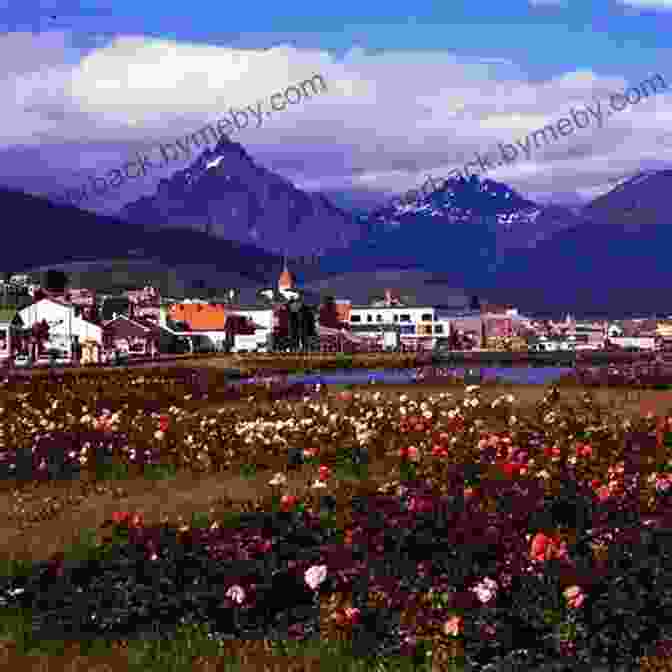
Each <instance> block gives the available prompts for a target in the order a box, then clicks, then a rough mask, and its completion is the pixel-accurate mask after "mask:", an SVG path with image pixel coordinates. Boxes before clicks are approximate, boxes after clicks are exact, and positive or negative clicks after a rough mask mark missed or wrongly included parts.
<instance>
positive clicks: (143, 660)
mask: <svg viewBox="0 0 672 672" xmlns="http://www.w3.org/2000/svg"><path fill="white" fill-rule="evenodd" d="M209 634H210V633H209V629H208V628H207V626H205V625H180V626H178V627H177V628H176V630H175V633H174V634H173V636H172V637H171V638H170V639H137V640H128V641H126V642H124V645H125V646H124V654H125V655H124V658H126V661H125V662H126V665H125V666H124V667H125V669H128V670H133V671H137V672H140V671H143V672H169V671H170V672H190V671H191V670H194V669H199V668H200V669H203V668H201V667H200V666H199V667H198V668H197V667H196V665H195V663H196V661H199V662H205V661H212V662H214V661H215V660H216V661H217V669H220V670H221V669H224V670H226V671H231V672H234V671H238V670H241V666H243V665H244V668H242V669H249V668H250V666H251V665H255V666H257V665H260V664H261V665H263V666H264V668H266V667H267V666H268V665H269V660H268V659H269V657H271V656H272V657H273V658H274V659H275V665H274V667H278V668H280V667H281V668H283V669H286V668H288V667H289V668H292V667H293V666H294V665H293V663H295V662H296V661H302V667H301V669H307V668H306V667H305V665H306V663H307V662H308V661H310V660H311V659H312V660H313V661H314V662H315V663H316V665H315V667H319V669H320V670H321V671H323V670H324V671H328V672H341V671H342V672H369V671H370V672H374V671H375V672H378V671H382V670H384V671H385V672H388V671H389V672H392V671H398V672H406V671H407V670H408V671H409V672H410V671H411V670H414V671H415V672H425V671H426V672H430V670H431V661H430V659H429V656H427V660H426V661H425V662H423V663H422V664H420V665H418V664H416V663H414V661H413V660H412V659H410V658H409V657H406V656H395V657H390V658H388V659H386V660H385V661H382V660H380V659H374V658H373V657H366V658H363V657H358V656H356V655H355V654H354V653H353V650H352V644H350V643H349V642H345V641H335V640H334V641H322V640H317V639H313V640H309V641H305V642H297V641H291V640H281V641H269V642H268V644H269V645H270V646H269V649H270V651H269V653H270V654H271V656H269V655H268V653H266V654H265V655H264V656H263V659H260V660H259V662H255V657H254V654H252V653H251V654H249V655H246V656H244V658H243V659H241V658H240V657H236V656H232V655H230V654H229V652H228V651H227V650H226V648H228V647H226V645H225V644H224V643H221V642H218V641H217V640H215V639H211V638H210V637H209ZM8 640H12V641H13V642H14V643H15V644H16V648H15V654H17V655H19V656H21V657H22V658H23V657H25V656H31V657H33V656H34V657H37V656H44V655H46V656H54V657H56V656H58V658H59V659H62V658H63V657H64V656H65V655H67V653H69V652H70V651H71V650H72V649H73V645H72V642H69V641H65V640H55V639H54V640H46V639H40V640H37V639H34V638H33V637H32V635H31V629H30V612H29V611H28V610H21V609H6V610H5V614H4V617H3V620H2V621H1V622H0V642H4V641H8ZM77 648H78V656H86V657H94V656H95V657H96V658H98V659H105V658H107V657H110V656H111V654H112V653H113V652H114V651H115V644H114V643H113V642H112V641H110V640H106V639H85V640H82V641H80V642H78V647H77ZM223 649H224V650H223ZM267 651H268V649H267ZM204 659H205V660H204ZM283 659H286V660H283ZM24 660H25V658H24ZM111 660H112V659H111ZM119 662H120V663H121V661H119ZM114 667H116V666H114ZM121 667H122V665H121V664H120V665H119V668H121ZM86 669H92V668H86ZM107 669H108V670H112V669H114V668H113V666H112V664H107ZM448 669H453V670H455V672H457V670H460V669H462V668H461V667H458V666H457V665H454V666H453V667H452V668H448Z"/></svg>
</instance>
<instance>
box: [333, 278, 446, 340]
mask: <svg viewBox="0 0 672 672" xmlns="http://www.w3.org/2000/svg"><path fill="white" fill-rule="evenodd" d="M337 305H338V304H337ZM341 305H343V304H341ZM341 310H342V312H343V314H345V315H348V314H349V318H350V320H349V324H350V330H351V332H352V334H353V336H366V337H368V338H372V339H375V340H376V341H377V342H378V343H379V344H380V345H381V346H382V347H385V348H389V347H393V346H394V344H398V345H401V346H404V347H409V348H413V349H415V348H419V349H431V348H433V347H434V345H435V343H436V340H437V339H438V338H441V337H446V336H447V335H448V332H449V322H448V321H446V320H443V319H439V318H438V313H437V309H436V308H435V307H433V306H429V305H402V304H400V303H398V302H397V301H395V300H394V297H393V296H392V294H391V292H390V291H389V290H388V291H387V292H386V301H385V302H384V303H377V304H376V305H374V304H368V305H349V310H348V309H347V308H343V309H341Z"/></svg>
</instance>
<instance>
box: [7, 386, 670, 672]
mask: <svg viewBox="0 0 672 672" xmlns="http://www.w3.org/2000/svg"><path fill="white" fill-rule="evenodd" d="M144 379H145V380H143V381H142V383H139V382H138V380H137V378H135V379H134V378H133V377H130V378H129V380H128V384H129V385H131V384H136V385H142V386H143V388H142V389H143V391H144V392H145V393H147V394H149V395H150V396H151V394H150V391H151V390H152V389H153V388H152V385H160V386H163V387H164V388H167V389H168V390H170V389H171V385H174V386H175V393H177V390H178V387H177V383H175V384H173V383H170V381H168V380H167V379H166V380H162V379H159V378H157V380H153V379H152V378H151V377H149V376H144ZM133 381H135V382H133ZM179 391H180V392H182V391H184V390H183V389H181V388H179ZM122 392H124V391H123V390H119V392H118V393H117V395H118V396H119V395H121V394H122ZM108 394H112V392H111V391H110V390H109V389H108V388H107V387H106V384H105V383H102V382H101V383H100V387H93V388H91V389H90V388H85V387H83V388H81V389H78V390H74V389H71V388H69V387H68V384H67V383H62V384H61V387H60V388H53V389H47V390H46V391H45V390H40V389H39V388H38V387H37V386H35V389H34V390H32V391H30V392H26V391H18V390H13V391H11V392H8V391H3V393H2V397H6V398H7V399H6V400H4V399H3V401H2V403H3V404H4V405H3V409H4V410H3V412H2V414H0V418H1V419H2V430H3V435H4V440H5V441H6V440H7V436H8V435H12V436H13V439H12V440H13V441H15V442H17V443H23V444H25V445H28V444H29V443H30V442H32V441H34V439H35V434H36V433H40V432H45V431H46V432H47V433H48V434H49V433H51V439H53V441H52V443H51V444H50V445H49V448H48V450H46V449H45V450H46V453H44V452H43V453H40V450H42V449H41V448H40V449H39V450H37V451H36V454H38V455H39V454H42V455H44V456H45V459H46V460H47V463H48V460H49V459H52V460H54V459H56V460H57V461H58V460H61V461H64V460H65V456H66V455H69V454H70V453H71V452H74V453H76V456H77V457H76V459H77V460H78V461H79V464H80V466H81V467H82V468H85V469H88V468H92V467H93V466H95V465H99V464H101V463H105V460H107V463H108V464H112V463H116V464H125V465H127V466H129V467H130V466H132V465H133V464H136V463H142V462H143V460H145V461H148V460H155V461H156V462H158V463H161V462H169V463H172V464H175V465H176V466H179V468H184V469H192V470H195V471H221V470H222V469H223V468H224V467H225V465H226V464H227V463H231V461H236V460H237V461H240V462H243V463H244V462H246V463H249V464H254V463H258V464H261V463H264V462H266V461H268V460H269V458H271V457H274V458H276V459H280V460H284V464H285V467H284V469H283V470H282V471H281V472H280V473H278V474H276V476H274V477H273V478H272V479H271V480H270V482H269V483H268V488H267V490H266V491H265V492H264V493H262V494H261V495H260V497H259V498H258V500H257V501H254V502H250V503H248V504H246V505H245V506H243V507H240V506H239V505H237V504H236V503H234V502H233V501H231V502H228V504H227V509H228V510H229V514H230V515H229V516H228V517H226V518H217V519H215V520H208V521H207V524H205V525H203V526H197V525H196V524H195V523H193V524H192V525H182V526H181V527H179V528H178V527H176V526H171V525H168V524H164V525H162V526H150V525H145V524H144V522H143V520H142V518H141V517H134V516H133V515H132V512H127V513H128V515H126V514H125V513H124V512H120V513H119V515H117V516H115V517H114V518H115V519H114V520H111V521H110V524H111V525H112V529H113V530H114V535H116V536H113V540H114V541H115V543H114V544H112V543H109V544H108V548H107V550H106V553H105V554H104V556H99V557H97V558H96V559H95V560H92V561H91V562H89V563H82V562H79V563H68V562H67V561H65V560H64V558H63V557H62V556H58V557H54V558H52V559H51V560H50V561H48V562H43V563H36V564H35V565H34V566H32V567H30V568H29V570H28V571H27V572H25V573H24V574H25V575H24V576H19V577H14V578H7V579H5V580H4V581H3V582H2V585H1V586H0V594H1V595H2V596H3V597H4V599H5V600H6V603H7V604H8V605H9V606H13V607H21V608H24V609H30V610H31V611H32V619H33V620H32V627H33V629H34V636H35V637H37V638H41V637H44V638H49V637H55V636H60V637H68V636H69V637H76V638H84V637H90V636H93V635H96V636H100V637H108V638H113V639H114V638H122V639H123V638H131V637H139V636H141V637H149V636H150V635H151V636H158V635H162V636H170V633H171V632H172V631H173V629H174V628H175V627H176V626H177V625H178V624H201V623H207V624H208V626H209V628H210V630H211V632H212V633H214V634H213V636H214V637H215V638H219V639H222V640H227V641H232V640H234V639H246V638H259V637H265V638H270V639H273V638H288V639H297V640H305V639H311V638H315V637H317V636H318V635H319V636H320V637H321V638H322V639H333V640H340V639H346V640H348V641H351V643H352V646H353V651H355V653H356V654H357V655H362V656H363V655H364V654H367V653H368V654H370V653H371V652H375V653H376V654H377V655H379V656H386V657H388V658H389V657H391V656H410V657H415V659H420V658H423V657H425V655H426V653H427V651H428V650H431V651H432V657H433V659H435V660H437V661H439V662H440V663H441V661H444V662H445V661H447V660H448V659H453V660H455V661H458V663H459V662H460V661H461V662H463V663H468V664H470V665H472V666H475V667H474V668H473V669H479V670H489V669H491V670H495V669H505V668H506V666H507V665H508V666H513V665H518V667H517V669H529V670H532V669H535V670H537V669H541V665H542V664H545V663H548V662H549V661H554V662H558V661H563V660H564V661H565V662H567V668H562V669H576V665H577V664H578V663H581V664H584V665H589V666H590V665H592V666H593V668H594V667H595V666H597V665H603V664H606V663H613V664H622V663H625V664H628V665H633V664H634V663H635V661H636V660H637V659H639V658H641V657H642V656H644V655H645V654H647V653H651V651H652V650H653V649H652V648H651V646H652V645H653V644H654V643H655V642H657V641H660V640H663V639H665V638H666V637H669V636H670V634H671V631H672V621H671V620H670V617H669V615H670V614H671V613H672V612H671V611H670V606H672V592H671V587H672V574H671V573H670V570H671V569H672V549H671V548H670V545H669V534H667V531H666V528H669V522H670V521H671V520H672V519H671V518H670V514H671V513H672V510H671V508H670V501H671V498H670V495H672V487H671V484H672V459H671V458H672V454H671V448H670V447H671V446H672V440H671V439H672V421H671V420H670V419H669V418H652V417H644V418H642V417H637V418H633V419H630V420H627V421H626V420H625V419H624V418H622V417H618V416H617V415H615V414H610V413H609V412H608V411H605V410H604V409H600V408H597V407H596V405H595V404H594V403H593V402H592V401H591V399H590V398H589V397H587V398H586V399H584V401H583V402H582V403H580V404H579V405H578V406H576V407H574V408H572V409H567V408H564V407H563V406H562V404H561V400H560V399H558V398H557V395H556V396H555V397H551V396H550V395H549V396H548V397H547V398H546V399H545V400H544V401H543V402H542V403H540V404H539V405H538V406H537V408H536V409H534V411H530V412H529V413H528V414H525V415H524V414H523V413H519V412H518V409H517V407H516V400H515V398H514V397H513V396H512V395H505V396H502V397H499V398H497V399H495V400H494V401H493V402H492V403H491V404H488V405H487V406H486V405H485V404H484V403H483V402H482V398H481V390H480V388H479V387H478V386H470V387H467V388H466V389H465V390H464V395H465V396H464V399H462V400H461V401H458V400H455V399H453V398H452V396H451V395H450V394H448V393H442V394H440V395H436V396H433V397H429V398H427V399H425V400H421V401H419V402H416V401H413V400H409V399H407V398H406V397H405V396H401V397H399V398H398V399H397V400H395V401H389V400H388V401H386V400H383V399H382V397H381V395H380V394H379V393H376V394H372V395H363V394H353V393H352V392H343V393H341V394H339V395H337V396H336V395H324V396H322V397H320V398H317V397H306V398H305V399H301V401H300V402H299V401H295V402H294V403H288V402H286V401H284V400H282V401H281V400H276V401H274V402H273V403H272V404H270V405H269V406H268V408H266V409H265V410H264V409H262V408H261V407H259V406H256V407H255V406H254V405H253V404H250V406H249V407H248V408H243V409H240V408H236V409H231V408H224V409H221V411H220V412H218V413H216V414H213V415H212V416H211V417H203V416H202V415H198V414H196V413H194V412H190V411H187V410H184V409H183V408H180V407H178V406H177V405H172V406H169V407H168V408H164V409H162V410H163V412H162V413H159V412H156V413H153V414H152V413H150V414H147V413H144V412H142V410H141V409H140V408H139V407H138V408H136V407H135V406H134V405H135V404H139V403H140V396H138V397H137V398H136V397H133V400H132V402H131V401H128V399H130V397H128V396H127V397H125V398H126V399H127V400H126V401H125V402H124V404H125V405H124V404H122V405H121V406H120V407H118V408H115V410H114V411H112V410H110V412H109V413H105V412H104V411H103V412H101V413H100V415H97V413H98V410H96V412H95V413H92V412H91V410H92V409H93V408H94V405H95V404H96V403H97V402H98V399H99V398H100V397H105V396H106V395H108ZM84 407H86V410H85V408H84ZM75 411H76V412H75ZM8 416H9V417H8ZM87 416H88V417H87ZM45 423H46V425H45ZM52 423H53V425H54V427H51V424H52ZM10 427H12V428H13V429H10ZM50 427H51V429H50ZM83 428H84V429H83ZM56 432H60V434H57V433H56ZM96 433H98V436H101V437H105V438H104V440H102V441H101V445H102V444H104V446H109V445H110V444H111V445H112V448H111V450H110V452H109V453H104V452H102V451H103V449H102V448H101V449H100V450H99V452H98V453H97V452H96V451H95V450H94V448H93V446H94V442H93V441H94V440H93V438H92V437H93V436H94V435H96ZM66 436H68V437H70V439H69V440H70V441H71V443H70V444H68V445H67V446H65V445H64V442H65V437H66ZM56 439H57V440H56ZM82 441H83V443H81V442H82ZM87 444H88V448H87ZM95 445H96V446H98V445H99V444H95ZM145 446H147V450H150V453H151V451H152V450H154V451H155V453H151V454H150V455H149V456H146V455H145V453H144V452H143V449H144V448H145ZM85 448H86V450H85ZM14 450H16V447H15V448H14ZM99 453H100V454H99ZM132 453H133V454H132ZM54 455H59V457H58V458H55V457H54ZM29 457H30V452H25V453H24V456H23V459H25V460H26V461H27V460H28V458H29ZM82 458H84V459H83V460H82ZM13 459H15V457H12V456H11V451H9V452H8V460H7V461H8V462H9V463H10V466H11V462H12V460H13ZM73 459H74V458H73ZM134 460H135V462H134ZM379 463H380V464H384V465H385V469H384V470H383V471H384V472H385V473H386V477H385V478H384V479H382V480H379V481H374V480H373V479H370V478H368V476H367V473H368V469H369V467H373V466H374V465H375V464H379ZM17 468H18V467H17ZM297 469H302V470H304V471H303V472H302V473H306V475H307V479H306V484H305V487H304V488H302V489H300V490H296V491H291V492H290V491H288V489H287V486H286V483H287V475H288V474H289V473H290V472H291V471H293V470H297ZM47 473H49V469H48V466H47ZM120 537H121V538H122V541H123V543H119V538H120ZM55 578H58V580H57V581H54V579H55ZM290 596H291V597H290ZM441 664H443V663H441ZM458 669H459V668H458ZM556 669H561V668H560V667H558V668H556Z"/></svg>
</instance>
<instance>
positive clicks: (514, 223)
mask: <svg viewBox="0 0 672 672" xmlns="http://www.w3.org/2000/svg"><path fill="white" fill-rule="evenodd" d="M427 219H430V220H431V221H432V222H433V223H434V224H435V225H436V226H445V225H479V224H480V225H482V226H487V227H490V228H491V229H492V230H493V231H494V232H495V233H496V234H497V236H498V243H497V244H498V247H499V248H500V249H501V250H505V249H515V248H526V247H529V245H530V241H533V240H537V241H538V240H544V239H546V238H548V237H550V236H551V235H553V234H554V233H556V232H557V231H561V230H564V229H566V228H570V227H572V226H575V225H577V224H578V223H579V222H580V219H581V218H580V217H578V216H577V215H576V214H575V213H574V212H572V210H571V209H569V208H564V207H562V206H557V205H552V206H541V205H538V204H537V203H535V202H533V201H530V200H528V199H526V198H524V197H523V196H521V195H520V194H518V193H517V192H516V191H515V190H513V189H511V188H510V187H508V186H507V185H505V184H502V183H499V182H495V181H494V180H489V179H484V180H482V181H481V180H480V179H479V178H478V176H476V175H472V176H471V178H470V179H468V180H465V179H463V178H454V179H451V180H447V181H446V182H444V184H443V186H442V188H441V189H438V190H436V191H434V192H432V193H430V194H428V195H427V196H424V197H423V198H421V199H420V200H418V201H416V202H415V203H410V204H408V203H406V204H402V205H388V206H386V207H384V208H381V209H379V210H377V211H374V212H373V213H371V214H370V215H369V217H368V229H369V231H370V232H371V233H372V234H373V235H376V234H380V233H383V232H389V231H394V230H398V229H399V228H400V227H401V226H405V225H407V224H411V223H412V224H413V225H417V223H418V221H420V220H427ZM453 233H455V232H453Z"/></svg>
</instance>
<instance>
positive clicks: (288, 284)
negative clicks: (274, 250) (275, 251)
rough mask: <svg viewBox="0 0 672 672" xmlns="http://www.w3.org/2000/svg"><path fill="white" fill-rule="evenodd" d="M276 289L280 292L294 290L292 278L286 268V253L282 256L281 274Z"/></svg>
mask: <svg viewBox="0 0 672 672" xmlns="http://www.w3.org/2000/svg"><path fill="white" fill-rule="evenodd" d="M278 289H279V290H280V291H282V290H283V289H294V276H293V275H292V274H291V273H290V271H289V269H288V268H287V251H286V250H285V252H284V253H283V255H282V273H281V274H280V278H279V280H278Z"/></svg>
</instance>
